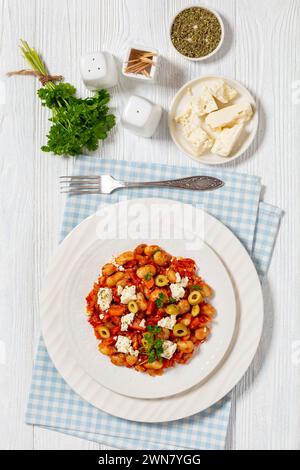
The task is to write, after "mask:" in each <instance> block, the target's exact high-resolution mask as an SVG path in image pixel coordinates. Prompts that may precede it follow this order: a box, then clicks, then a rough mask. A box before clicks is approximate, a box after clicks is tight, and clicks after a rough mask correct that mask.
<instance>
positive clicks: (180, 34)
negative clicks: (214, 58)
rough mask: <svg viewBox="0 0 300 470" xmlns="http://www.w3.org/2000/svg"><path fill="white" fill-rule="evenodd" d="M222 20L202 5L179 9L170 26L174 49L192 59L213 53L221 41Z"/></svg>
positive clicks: (199, 58) (202, 57) (198, 58)
mask: <svg viewBox="0 0 300 470" xmlns="http://www.w3.org/2000/svg"><path fill="white" fill-rule="evenodd" d="M223 31H224V27H223V22H222V20H221V18H220V16H219V15H218V14H217V13H216V12H213V11H211V10H208V9H207V8H203V7H190V8H186V9H184V10H182V11H180V12H179V13H178V14H177V16H176V17H175V19H174V21H173V23H172V26H171V32H170V35H171V41H172V44H173V46H174V47H175V49H176V50H177V51H178V52H179V53H180V54H182V55H183V56H185V57H187V58H189V59H192V60H201V59H204V58H207V57H210V56H211V55H212V54H214V53H215V52H216V51H217V50H218V49H219V47H220V46H221V43H222V41H223V34H224V33H223Z"/></svg>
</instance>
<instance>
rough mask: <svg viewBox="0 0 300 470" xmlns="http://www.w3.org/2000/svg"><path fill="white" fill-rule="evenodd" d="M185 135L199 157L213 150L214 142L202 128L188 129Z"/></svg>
mask: <svg viewBox="0 0 300 470" xmlns="http://www.w3.org/2000/svg"><path fill="white" fill-rule="evenodd" d="M185 134H186V138H187V140H188V142H189V143H190V144H191V145H192V147H193V148H194V150H195V151H196V153H197V155H202V154H203V153H205V152H207V151H208V150H210V149H211V147H212V145H213V140H212V139H211V138H210V137H209V135H208V134H207V132H205V130H204V129H202V127H200V126H199V127H196V128H194V129H193V128H190V129H189V128H186V129H185Z"/></svg>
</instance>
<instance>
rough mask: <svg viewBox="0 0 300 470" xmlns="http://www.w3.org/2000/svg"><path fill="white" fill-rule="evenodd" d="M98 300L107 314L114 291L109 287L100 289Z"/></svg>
mask: <svg viewBox="0 0 300 470" xmlns="http://www.w3.org/2000/svg"><path fill="white" fill-rule="evenodd" d="M97 299H98V305H99V307H100V308H101V310H103V311H104V312H106V311H107V310H108V309H109V307H110V304H111V301H112V290H111V289H110V288H109V287H100V289H99V291H98V295H97Z"/></svg>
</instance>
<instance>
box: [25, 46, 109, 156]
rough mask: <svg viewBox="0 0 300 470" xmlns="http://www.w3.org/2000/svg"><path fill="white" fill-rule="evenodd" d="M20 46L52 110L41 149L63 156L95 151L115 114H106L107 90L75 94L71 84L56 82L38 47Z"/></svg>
mask: <svg viewBox="0 0 300 470" xmlns="http://www.w3.org/2000/svg"><path fill="white" fill-rule="evenodd" d="M20 49H21V51H22V55H23V57H24V59H25V61H26V62H27V63H28V65H29V66H30V68H31V69H32V71H33V72H32V73H30V74H31V75H35V76H36V77H37V78H39V79H40V81H41V83H42V85H43V86H42V87H41V88H39V90H38V92H37V93H38V96H39V98H40V99H41V102H42V105H43V106H46V107H47V108H49V109H50V110H51V113H52V117H51V118H50V121H51V123H52V124H51V127H50V130H49V133H48V135H47V139H48V142H47V145H43V146H42V150H43V151H44V152H53V153H54V154H55V155H66V156H76V155H80V154H82V153H83V152H84V151H85V150H88V151H95V150H96V149H97V148H98V146H99V141H101V140H104V139H106V138H107V136H108V133H109V131H110V130H111V129H112V128H113V127H114V125H115V123H116V118H115V116H114V115H113V114H109V108H108V106H107V103H108V102H109V99H110V95H109V93H108V91H107V90H104V89H103V90H99V91H97V92H96V93H95V95H94V96H93V97H89V98H83V99H82V98H77V97H76V96H75V94H76V88H74V86H73V85H71V84H70V83H59V84H56V83H55V82H56V81H58V80H61V79H62V77H60V76H51V75H49V74H48V72H47V69H46V66H45V64H44V62H43V61H42V59H41V58H40V56H39V54H38V53H37V51H36V50H35V49H32V48H31V47H30V46H29V45H28V43H27V42H26V41H24V40H21V41H20ZM25 74H26V73H25ZM27 74H28V73H27Z"/></svg>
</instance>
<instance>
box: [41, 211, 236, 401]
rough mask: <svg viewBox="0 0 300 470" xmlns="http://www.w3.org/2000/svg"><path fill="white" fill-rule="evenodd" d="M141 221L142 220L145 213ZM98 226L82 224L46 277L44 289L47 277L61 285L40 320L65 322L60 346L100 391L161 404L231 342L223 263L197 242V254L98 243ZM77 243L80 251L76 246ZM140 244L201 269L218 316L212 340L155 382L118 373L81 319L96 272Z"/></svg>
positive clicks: (169, 244) (172, 246) (167, 243)
mask: <svg viewBox="0 0 300 470" xmlns="http://www.w3.org/2000/svg"><path fill="white" fill-rule="evenodd" d="M120 216H121V214H120ZM143 217H145V218H146V216H145V213H144V214H143ZM98 221H99V215H97V214H95V215H94V216H93V217H89V218H88V219H86V220H85V221H83V222H82V223H81V224H80V227H78V230H77V231H76V232H74V233H73V236H71V237H69V239H68V241H67V243H66V244H65V246H64V258H63V260H62V262H61V263H60V264H59V265H56V268H55V271H52V275H51V274H48V275H47V277H46V285H47V286H50V285H51V284H52V281H51V279H50V281H49V277H50V278H51V276H53V278H54V279H56V278H58V279H60V283H59V286H58V288H57V289H56V290H55V293H54V292H53V296H54V297H55V304H54V303H53V302H51V303H49V304H48V305H49V307H48V309H47V305H45V309H46V310H45V311H44V315H45V316H47V317H49V316H52V317H53V318H55V317H56V320H55V325H56V326H57V322H59V321H63V322H64V331H65V336H64V341H65V342H67V347H68V349H69V350H70V351H73V353H74V356H75V357H76V360H77V362H78V364H79V365H80V366H81V367H82V368H83V369H84V370H85V371H86V373H87V374H89V375H90V376H91V377H92V378H93V379H95V380H96V381H97V382H99V383H100V384H101V385H103V386H104V387H107V388H109V389H110V390H113V391H114V392H116V393H120V394H123V395H127V396H130V397H136V398H152V399H153V398H162V397H167V396H171V395H175V394H177V393H181V392H184V391H185V390H187V389H189V388H191V387H193V386H194V385H196V384H198V383H199V382H201V380H204V379H205V377H207V376H208V375H209V374H210V373H211V372H212V371H213V370H214V369H215V367H216V366H217V365H218V364H219V363H220V361H221V360H222V358H223V357H224V355H225V353H226V351H227V350H228V347H229V345H230V342H231V340H232V337H233V333H234V328H235V323H236V305H235V295H234V291H233V287H232V284H231V281H230V278H229V275H228V273H227V271H226V269H225V267H224V265H223V263H222V261H221V260H220V258H219V257H218V256H217V255H216V254H215V253H214V251H213V250H212V249H211V248H210V247H209V246H208V245H207V244H206V243H203V242H202V240H201V239H199V240H198V242H197V249H193V250H187V249H186V248H185V241H184V240H164V241H163V242H161V240H160V239H157V240H153V239H151V240H147V239H146V240H145V239H141V240H135V241H134V242H133V241H132V240H122V239H110V240H99V238H97V235H96V230H95V226H96V225H97V224H98ZM145 222H146V220H145ZM121 225H122V221H121V220H119V221H118V226H119V228H120V227H121ZM78 238H80V246H76V244H77V240H78ZM139 243H148V244H159V243H160V244H161V246H162V247H163V248H164V249H166V250H167V251H168V252H170V253H171V254H173V255H177V256H183V257H186V258H193V259H195V261H196V262H197V265H198V266H201V269H200V275H201V276H203V278H204V279H205V280H206V281H207V282H208V284H210V285H211V286H213V288H214V290H215V296H214V298H213V305H214V307H215V308H216V310H217V312H219V315H218V316H217V317H216V318H215V321H214V323H213V329H212V335H211V336H210V338H209V339H208V340H207V342H205V343H204V344H203V345H202V346H201V347H200V348H199V349H198V350H197V352H196V353H195V356H194V357H193V359H192V360H191V361H190V362H189V364H188V365H185V366H181V365H178V366H177V367H174V368H170V369H168V370H166V371H165V373H164V375H162V376H161V377H158V378H155V379H154V378H153V377H150V376H149V375H148V374H141V373H138V372H136V371H135V370H134V369H127V368H126V367H116V366H114V365H113V364H112V363H111V361H110V359H109V358H108V357H107V356H104V355H103V354H100V353H99V351H98V347H97V345H98V343H99V340H97V339H96V338H95V336H94V332H93V329H92V327H91V326H90V325H89V324H88V322H87V318H86V315H85V314H84V312H85V306H86V302H85V298H86V296H87V294H88V293H89V291H90V290H91V288H92V286H93V283H94V282H95V281H96V280H97V278H98V276H99V274H100V269H99V267H100V266H103V265H104V264H105V263H107V261H108V260H109V258H110V257H111V256H112V255H113V254H118V253H121V252H123V251H127V250H132V249H134V248H135V246H136V245H138V244H139ZM74 246H76V250H74ZM108 254H109V255H108ZM49 293H50V292H49ZM50 295H51V293H50ZM224 299H226V302H224Z"/></svg>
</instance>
